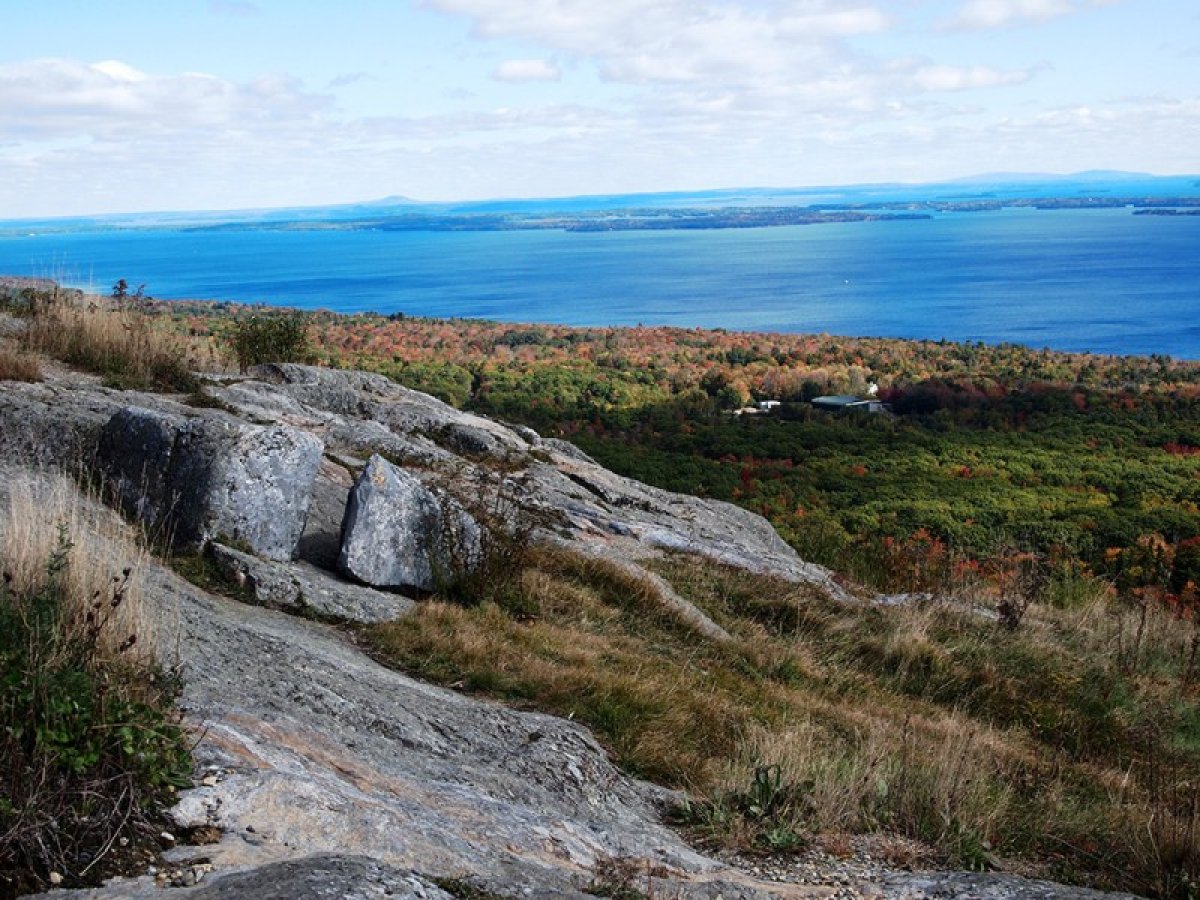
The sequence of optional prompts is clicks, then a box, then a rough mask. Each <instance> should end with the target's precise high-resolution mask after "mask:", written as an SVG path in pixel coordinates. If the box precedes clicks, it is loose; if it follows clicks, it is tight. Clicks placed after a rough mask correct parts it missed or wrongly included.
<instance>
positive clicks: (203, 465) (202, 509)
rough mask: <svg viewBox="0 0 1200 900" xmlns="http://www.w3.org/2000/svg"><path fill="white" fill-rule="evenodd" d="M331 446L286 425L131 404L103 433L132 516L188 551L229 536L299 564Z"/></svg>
mask: <svg viewBox="0 0 1200 900" xmlns="http://www.w3.org/2000/svg"><path fill="white" fill-rule="evenodd" d="M321 451H322V444H321V441H320V440H319V439H318V438H316V437H314V436H313V435H311V434H309V433H307V432H304V431H300V430H298V429H295V428H289V427H287V426H280V425H271V426H262V425H250V424H247V423H245V422H241V421H239V420H238V419H235V418H233V417H232V416H226V415H223V414H221V415H218V414H210V415H206V416H194V417H192V416H183V415H177V414H173V413H167V412H162V411H159V410H152V409H143V408H140V407H127V408H125V409H123V410H121V411H120V412H118V413H117V414H116V415H114V416H113V417H112V418H111V419H110V420H109V421H108V423H107V424H106V425H105V426H104V430H103V432H102V433H101V435H100V441H99V446H98V448H97V464H98V466H99V469H100V471H101V472H102V474H103V475H104V476H105V477H106V479H107V480H108V482H109V484H110V486H111V488H112V489H113V490H114V492H115V494H116V497H117V499H118V501H119V502H120V504H121V506H122V507H123V508H124V509H125V510H126V512H128V513H130V514H131V515H135V516H137V517H138V518H139V519H141V520H142V521H144V522H146V523H147V524H148V525H150V526H151V527H155V528H159V527H162V528H166V529H168V531H167V533H168V534H169V535H170V536H171V537H172V539H173V540H174V541H175V542H176V543H177V544H179V545H182V546H189V547H198V546H203V545H204V544H206V543H208V542H209V541H211V540H214V539H217V538H225V539H226V540H232V541H235V542H240V543H243V544H245V545H246V546H248V547H249V548H250V549H251V550H253V551H254V552H255V553H257V554H259V555H260V556H264V557H266V558H268V559H276V560H285V559H291V558H292V555H293V554H294V553H295V550H296V545H297V542H298V541H299V539H300V535H301V533H302V532H303V530H304V521H305V516H306V515H307V513H308V506H309V500H310V496H311V492H312V486H313V480H314V479H315V477H316V473H317V467H318V465H319V464H320V461H321Z"/></svg>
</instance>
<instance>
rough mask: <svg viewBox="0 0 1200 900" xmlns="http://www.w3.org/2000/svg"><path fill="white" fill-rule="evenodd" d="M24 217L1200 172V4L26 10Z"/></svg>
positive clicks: (846, 1) (777, 2)
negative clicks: (993, 175) (1016, 175)
mask: <svg viewBox="0 0 1200 900" xmlns="http://www.w3.org/2000/svg"><path fill="white" fill-rule="evenodd" d="M0 22H2V23H3V34H4V40H3V41H2V42H0V218H14V217H21V216H43V215H71V214H88V213H103V212H118V211H144V210H172V209H230V208H253V207H270V206H290V205H308V204H319V203H337V202H347V201H354V200H366V199H373V198H378V197H383V196H387V195H392V194H403V195H406V196H410V197H414V198H418V199H426V200H440V199H446V200H449V199H467V198H486V197H516V196H556V195H573V194H589V193H612V192H631V191H661V190H687V189H701V188H718V187H739V186H741V187H745V186H768V185H769V186H807V185H822V184H849V183H858V182H875V181H931V180H942V179H949V178H956V177H962V176H966V175H972V174H978V173H982V172H996V171H1021V172H1072V171H1081V170H1087V169H1125V170H1131V171H1145V172H1153V173H1156V174H1178V173H1193V172H1198V171H1200V150H1198V149H1197V148H1200V4H1198V3H1196V2H1195V0H412V2H405V0H390V2H387V0H341V2H336V3H335V2H332V0H328V2H319V0H106V2H104V3H97V2H94V0H37V2H28V0H0Z"/></svg>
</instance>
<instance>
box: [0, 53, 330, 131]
mask: <svg viewBox="0 0 1200 900" xmlns="http://www.w3.org/2000/svg"><path fill="white" fill-rule="evenodd" d="M330 102H331V101H330V98H328V97H325V96H322V95H317V94H311V93H308V92H306V91H304V90H303V88H302V86H301V85H300V84H299V82H297V81H296V80H295V79H293V78H290V77H288V76H286V75H265V76H261V77H259V78H257V79H255V80H254V81H251V82H249V83H246V84H238V83H235V82H232V81H228V80H225V79H222V78H218V77H216V76H213V75H208V74H205V73H201V72H189V73H183V74H178V75H151V74H148V73H145V72H142V71H139V70H138V69H136V68H134V67H133V66H130V65H128V64H126V63H124V62H121V61H118V60H106V61H104V62H99V63H94V64H90V65H89V64H87V63H82V62H78V61H75V60H65V59H38V60H31V61H26V62H19V63H12V64H9V65H2V66H0V140H4V139H26V140H28V139H30V138H31V137H40V138H49V137H55V136H70V137H79V136H88V137H90V138H92V139H95V140H110V139H121V140H128V139H131V138H134V137H137V136H139V135H144V134H149V133H157V134H163V133H173V132H181V131H189V130H192V129H197V128H249V127H252V126H253V125H254V124H255V123H258V124H259V125H261V124H263V123H274V124H276V125H281V124H283V123H288V122H291V123H303V122H309V121H311V120H312V119H313V117H314V116H315V115H317V114H318V113H319V112H320V111H321V110H323V109H325V108H327V107H328V106H329V104H330Z"/></svg>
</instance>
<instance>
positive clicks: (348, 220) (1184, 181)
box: [0, 171, 1200, 234]
mask: <svg viewBox="0 0 1200 900" xmlns="http://www.w3.org/2000/svg"><path fill="white" fill-rule="evenodd" d="M1088 199H1094V200H1095V201H1097V202H1102V201H1108V202H1109V203H1112V202H1113V201H1118V200H1130V201H1158V202H1157V203H1154V202H1152V203H1151V204H1150V205H1162V201H1169V200H1177V199H1178V200H1183V201H1191V202H1190V203H1185V204H1184V205H1196V204H1197V203H1200V175H1167V176H1161V175H1149V174H1145V173H1137V172H1116V171H1089V172H1079V173H1075V174H1070V175H1053V174H1039V173H993V174H985V175H976V176H971V177H968V178H961V179H955V180H951V181H944V182H933V183H925V184H907V183H899V182H896V183H880V184H857V185H830V186H813V187H747V188H723V189H716V190H700V191H670V192H660V193H635V194H594V195H582V196H575V197H534V198H498V199H491V200H467V201H421V200H414V199H412V198H410V197H406V196H403V195H399V194H397V195H391V196H388V197H383V198H380V199H377V200H367V201H361V202H355V203H343V204H333V205H328V206H304V207H283V208H278V209H244V210H219V211H177V212H152V213H129V214H119V215H105V216H78V217H71V218H59V219H20V220H7V221H0V234H2V233H3V232H4V231H13V232H37V231H87V230H108V229H127V228H138V229H140V228H206V227H243V228H245V227H266V228H272V227H280V226H292V227H303V226H306V225H309V226H318V227H345V228H354V227H378V226H379V225H380V224H381V223H382V222H384V221H390V220H408V221H410V222H411V221H413V220H418V219H428V220H442V221H441V222H440V223H438V222H432V221H431V222H430V227H434V228H447V229H449V228H463V227H473V224H472V222H470V221H466V220H476V221H475V222H474V225H476V226H478V225H479V224H480V222H481V221H483V220H487V219H490V221H488V222H486V223H485V227H489V228H504V227H563V226H564V225H565V224H567V223H568V222H569V221H571V220H573V219H577V218H587V219H593V220H594V218H595V216H596V215H597V214H600V213H623V214H626V218H628V215H629V214H630V213H633V214H634V218H638V217H639V216H641V217H645V214H646V213H647V212H648V211H651V210H654V211H668V212H673V213H678V214H683V215H687V214H695V213H697V212H698V211H712V210H762V209H797V208H808V207H812V208H815V209H818V210H829V209H846V208H854V209H879V208H889V207H890V208H893V209H894V208H897V207H901V206H904V205H906V204H922V203H924V204H947V203H996V202H999V203H1009V202H1012V201H1037V200H1061V201H1064V202H1065V203H1066V204H1068V205H1071V204H1075V205H1081V204H1080V201H1084V200H1088ZM791 218H794V216H793V217H791ZM535 219H542V220H546V221H545V222H544V223H540V224H539V223H537V222H535V221H533V220H535ZM758 224H790V220H789V217H786V216H785V217H783V220H775V219H772V220H771V221H764V222H761V223H758ZM744 226H745V221H744V220H743V221H742V222H741V223H740V224H739V223H736V222H731V223H730V224H729V225H716V226H711V225H710V226H706V227H744Z"/></svg>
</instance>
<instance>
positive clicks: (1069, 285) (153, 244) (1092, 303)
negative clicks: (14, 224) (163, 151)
mask: <svg viewBox="0 0 1200 900" xmlns="http://www.w3.org/2000/svg"><path fill="white" fill-rule="evenodd" d="M0 273H10V274H28V275H41V276H49V277H57V278H59V279H60V280H62V281H65V282H67V283H71V284H73V285H76V286H85V287H93V288H95V289H98V290H105V289H106V288H107V287H108V286H110V285H112V284H113V283H114V282H115V281H116V280H117V279H119V278H125V279H127V280H128V281H129V282H130V284H131V285H137V284H140V283H143V282H144V283H146V285H147V291H148V292H149V293H150V294H152V295H154V296H156V297H164V298H209V299H222V300H238V301H245V302H262V303H271V304H278V305H286V306H299V307H303V308H326V309H332V310H337V311H344V312H350V311H362V310H374V311H377V312H384V313H389V312H396V311H403V312H405V313H408V314H410V315H423V316H461V317H472V318H490V319H499V320H506V321H517V322H561V323H566V324H572V325H631V324H637V323H643V324H647V325H649V324H668V325H678V326H695V327H723V328H730V329H741V330H756V331H793V332H828V333H831V334H841V335H858V336H865V335H871V336H888V337H909V338H934V339H937V338H947V339H950V340H982V341H986V342H989V343H993V342H1001V341H1010V342H1015V343H1021V344H1027V345H1031V346H1035V347H1043V346H1049V347H1053V348H1056V349H1063V350H1085V351H1094V352H1100V353H1114V354H1127V353H1137V354H1149V353H1164V354H1170V355H1172V356H1176V357H1181V358H1186V359H1200V315H1198V313H1200V217H1195V216H1193V217H1184V216H1178V217H1165V216H1163V217H1160V216H1134V215H1132V214H1131V213H1130V211H1129V210H1127V209H1109V210H1053V211H1039V210H1032V209H1006V210H1001V211H993V212H977V213H946V214H941V215H939V216H937V217H936V218H934V219H930V220H922V221H897V222H856V223H847V224H837V225H808V226H790V227H779V228H758V229H745V230H734V229H730V230H720V231H663V232H656V231H635V232H616V233H566V232H557V231H528V232H519V231H508V232H377V231H309V232H296V231H291V232H289V231H266V230H264V231H195V232H187V231H171V230H146V231H106V232H100V231H97V232H90V233H87V232H85V233H73V234H41V235H38V236H26V235H21V236H13V235H11V234H10V235H7V236H0Z"/></svg>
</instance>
